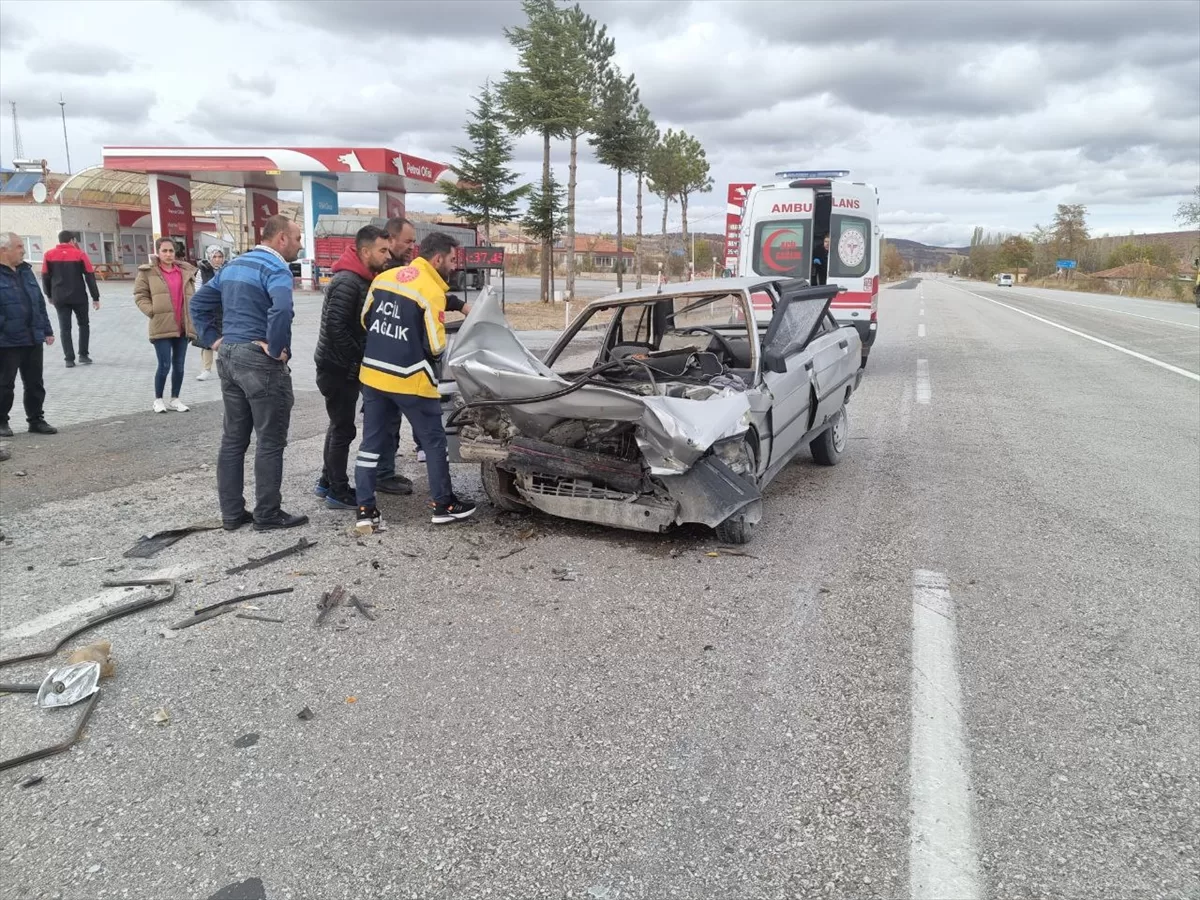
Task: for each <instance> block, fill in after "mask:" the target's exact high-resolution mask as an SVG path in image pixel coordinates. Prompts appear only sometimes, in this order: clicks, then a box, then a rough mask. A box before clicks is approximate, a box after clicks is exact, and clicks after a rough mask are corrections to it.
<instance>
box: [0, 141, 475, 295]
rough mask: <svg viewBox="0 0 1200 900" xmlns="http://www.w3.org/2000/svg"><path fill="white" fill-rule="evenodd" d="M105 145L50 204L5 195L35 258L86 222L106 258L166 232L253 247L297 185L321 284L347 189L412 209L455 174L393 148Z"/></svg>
mask: <svg viewBox="0 0 1200 900" xmlns="http://www.w3.org/2000/svg"><path fill="white" fill-rule="evenodd" d="M102 154H103V163H102V164H101V165H99V166H93V167H91V168H88V169H84V170H82V171H80V172H77V173H75V174H74V175H71V176H68V177H66V178H65V180H62V181H61V183H59V184H58V185H57V186H56V188H57V189H56V190H54V193H53V200H52V201H51V202H49V203H45V202H40V201H37V200H36V199H22V198H16V197H14V198H4V199H5V200H6V201H8V200H10V199H11V200H13V201H17V202H15V203H14V202H4V203H3V204H0V218H3V219H5V220H6V222H5V225H4V227H5V230H9V231H15V232H17V233H18V234H20V235H22V237H24V238H25V239H26V243H27V244H28V245H29V246H28V247H27V252H28V258H30V259H31V261H37V259H40V255H41V252H44V249H45V248H47V247H50V246H53V245H54V243H55V242H56V235H57V232H58V231H60V230H63V229H70V230H74V231H80V232H81V233H82V234H83V235H84V241H83V243H84V250H85V252H87V253H88V254H89V255H90V256H91V257H92V261H93V262H94V263H96V264H97V265H106V267H118V266H120V267H127V268H129V269H132V268H134V267H135V266H136V265H137V264H140V263H143V262H145V261H146V260H147V258H148V256H149V255H150V254H151V253H152V252H153V247H154V242H155V241H156V240H157V239H158V238H159V237H162V236H168V237H173V238H176V239H177V240H179V241H182V243H183V244H184V245H185V246H186V247H187V250H188V255H189V256H190V257H191V258H193V259H195V258H197V257H198V256H200V255H201V254H202V253H203V251H204V246H203V242H204V240H205V238H204V235H206V234H207V235H212V234H214V233H215V235H216V238H215V241H216V242H218V243H231V244H233V245H234V246H235V247H238V248H245V247H247V246H253V245H254V244H255V243H257V242H258V240H259V235H260V233H261V229H262V226H263V223H264V222H265V221H266V220H267V218H268V217H270V216H272V215H275V214H276V213H278V212H279V194H280V192H281V191H295V192H298V193H299V194H300V195H301V212H302V216H301V222H300V226H301V229H302V231H303V234H304V247H305V251H304V252H305V257H306V258H303V259H301V260H299V261H298V262H300V265H301V277H302V278H303V279H304V281H305V282H309V283H311V282H310V279H311V278H312V277H313V260H312V250H313V248H314V247H315V244H316V226H317V220H318V218H319V217H321V216H328V215H337V214H338V211H339V206H338V195H339V193H377V194H378V197H379V203H378V210H379V215H380V216H382V217H385V218H390V217H392V216H402V215H404V214H405V207H406V198H407V196H408V195H409V194H420V193H438V192H440V185H439V182H440V181H441V180H442V179H443V178H446V177H450V178H453V177H454V176H453V174H452V172H451V170H450V168H449V166H447V165H445V164H444V163H438V162H434V161H432V160H428V159H422V158H420V157H416V156H411V155H408V154H404V153H400V152H398V151H395V150H389V149H387V148H383V147H104V148H103V150H102ZM51 178H53V176H51V177H50V178H47V182H49V183H50V186H51V187H52V189H53V188H54V187H55V185H54V184H53V182H52V181H51ZM239 193H244V197H242V196H236V195H238V194H239ZM45 194H46V192H45V191H44V190H42V191H41V192H40V196H42V197H43V198H44V197H45ZM37 196H39V194H38V193H33V194H32V197H33V198H36V197H37ZM235 199H236V206H237V207H238V213H239V215H240V214H241V210H242V209H243V208H244V210H245V213H244V216H245V218H244V220H242V221H240V222H239V223H238V224H237V226H234V227H236V229H237V230H238V231H239V232H240V234H238V235H237V236H236V237H235V236H234V234H233V231H234V227H231V223H230V222H228V221H227V218H228V216H229V214H230V212H231V207H233V206H234V205H235V203H234V201H235ZM35 204H36V205H35ZM55 207H57V210H56V209H55ZM56 212H57V215H55V213H56ZM55 219H57V222H55V221H52V220H55ZM84 219H86V222H85V221H84ZM38 232H41V233H40V234H39V233H38ZM38 238H40V239H41V242H42V243H41V244H40V245H37V244H36V242H37V239H38Z"/></svg>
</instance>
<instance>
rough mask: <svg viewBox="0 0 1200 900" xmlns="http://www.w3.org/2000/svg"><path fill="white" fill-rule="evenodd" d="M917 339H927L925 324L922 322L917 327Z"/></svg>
mask: <svg viewBox="0 0 1200 900" xmlns="http://www.w3.org/2000/svg"><path fill="white" fill-rule="evenodd" d="M917 337H925V323H924V322H922V323H921V324H920V325H918V326H917Z"/></svg>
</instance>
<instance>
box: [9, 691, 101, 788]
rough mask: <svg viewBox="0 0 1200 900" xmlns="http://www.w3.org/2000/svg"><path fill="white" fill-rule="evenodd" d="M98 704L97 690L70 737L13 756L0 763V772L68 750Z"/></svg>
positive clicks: (80, 733) (98, 692) (85, 726)
mask: <svg viewBox="0 0 1200 900" xmlns="http://www.w3.org/2000/svg"><path fill="white" fill-rule="evenodd" d="M99 702H100V691H99V690H97V691H96V693H94V694H92V697H91V699H90V700H88V704H87V706H85V707H84V708H83V712H82V713H81V714H80V716H79V722H78V723H76V725H75V730H74V731H73V732H71V735H70V736H69V737H68V738H67V739H66V740H64V741H62V742H60V743H57V744H51V745H50V746H49V747H43V748H42V749H40V750H33V751H31V752H29V753H23V754H21V755H20V756H14V757H13V758H12V759H6V760H3V761H0V772H3V771H5V770H7V769H13V768H16V767H17V766H23V765H25V763H30V762H34V761H35V760H39V759H45V758H46V757H48V756H55V755H57V754H59V753H63V752H65V751H67V750H70V749H71V748H72V747H73V746H74V745H75V744H76V743H78V742H79V739H80V738H81V737H82V736H83V730H84V729H85V728H87V723H88V721H89V720H90V719H91V718H92V711H93V710H95V708H96V704H97V703H99Z"/></svg>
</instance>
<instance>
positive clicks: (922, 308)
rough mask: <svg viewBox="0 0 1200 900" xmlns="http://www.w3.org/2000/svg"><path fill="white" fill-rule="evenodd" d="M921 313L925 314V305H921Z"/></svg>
mask: <svg viewBox="0 0 1200 900" xmlns="http://www.w3.org/2000/svg"><path fill="white" fill-rule="evenodd" d="M919 315H922V316H923V315H925V307H923V306H922V307H921V312H920V313H919Z"/></svg>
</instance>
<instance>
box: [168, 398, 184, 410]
mask: <svg viewBox="0 0 1200 900" xmlns="http://www.w3.org/2000/svg"><path fill="white" fill-rule="evenodd" d="M167 409H173V410H175V412H187V411H188V408H187V407H186V406H184V405H183V401H182V400H180V399H179V398H178V397H172V398H171V402H170V403H168V404H167Z"/></svg>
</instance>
